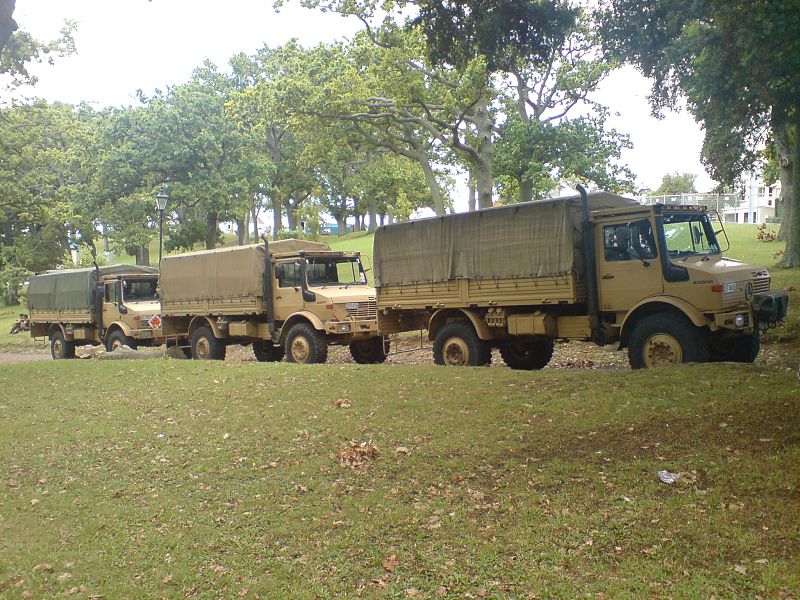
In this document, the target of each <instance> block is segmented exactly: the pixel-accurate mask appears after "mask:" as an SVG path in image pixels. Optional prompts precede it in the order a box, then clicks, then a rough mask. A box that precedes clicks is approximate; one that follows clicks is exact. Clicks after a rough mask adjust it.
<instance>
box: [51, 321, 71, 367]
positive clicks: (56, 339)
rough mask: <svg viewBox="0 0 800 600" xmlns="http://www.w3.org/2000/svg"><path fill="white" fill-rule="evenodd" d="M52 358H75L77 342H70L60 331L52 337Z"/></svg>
mask: <svg viewBox="0 0 800 600" xmlns="http://www.w3.org/2000/svg"><path fill="white" fill-rule="evenodd" d="M50 356H52V357H53V360H62V359H67V358H75V342H68V341H67V339H66V338H65V337H64V333H63V332H62V331H61V330H60V329H58V330H56V331H54V332H53V333H52V334H51V335H50Z"/></svg>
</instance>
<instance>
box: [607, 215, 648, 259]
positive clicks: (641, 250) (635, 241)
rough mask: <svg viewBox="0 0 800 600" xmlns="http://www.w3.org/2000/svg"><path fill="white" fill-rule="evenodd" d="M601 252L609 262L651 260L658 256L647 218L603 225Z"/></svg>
mask: <svg viewBox="0 0 800 600" xmlns="http://www.w3.org/2000/svg"><path fill="white" fill-rule="evenodd" d="M603 252H604V255H605V258H606V260H607V261H609V262H614V261H622V260H652V259H654V258H656V257H657V256H658V253H657V252H656V240H655V237H654V236H653V228H652V226H651V225H650V221H649V220H648V219H641V220H639V221H634V222H632V223H626V224H625V225H621V224H620V225H607V226H606V227H603Z"/></svg>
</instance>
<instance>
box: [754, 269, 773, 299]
mask: <svg viewBox="0 0 800 600" xmlns="http://www.w3.org/2000/svg"><path fill="white" fill-rule="evenodd" d="M769 284H770V281H769V275H768V274H767V272H766V271H754V272H753V292H754V293H756V294H758V293H760V292H768V291H769Z"/></svg>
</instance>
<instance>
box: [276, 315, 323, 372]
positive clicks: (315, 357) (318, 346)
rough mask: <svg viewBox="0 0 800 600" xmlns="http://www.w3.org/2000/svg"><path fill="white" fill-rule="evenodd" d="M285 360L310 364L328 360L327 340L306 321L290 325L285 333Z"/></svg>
mask: <svg viewBox="0 0 800 600" xmlns="http://www.w3.org/2000/svg"><path fill="white" fill-rule="evenodd" d="M286 360H288V361H289V362H290V363H298V364H302V365H310V364H317V363H324V362H325V361H326V360H328V340H326V339H325V335H324V334H323V333H321V332H319V331H317V330H316V329H314V328H313V327H312V326H311V325H310V324H308V323H297V324H295V325H292V328H291V329H290V330H289V333H288V334H287V335H286Z"/></svg>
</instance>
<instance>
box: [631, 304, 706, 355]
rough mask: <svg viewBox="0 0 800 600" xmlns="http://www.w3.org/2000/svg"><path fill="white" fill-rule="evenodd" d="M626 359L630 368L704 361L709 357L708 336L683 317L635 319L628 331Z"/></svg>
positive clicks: (667, 316) (665, 316)
mask: <svg viewBox="0 0 800 600" xmlns="http://www.w3.org/2000/svg"><path fill="white" fill-rule="evenodd" d="M628 360H629V362H630V364H631V368H633V369H643V368H650V367H660V366H664V365H676V364H681V363H705V362H708V360H709V345H708V338H707V336H706V334H705V332H704V331H703V330H702V329H700V328H699V327H695V326H694V325H693V324H692V323H691V322H689V321H688V320H687V319H685V318H684V317H679V316H677V315H671V314H658V315H650V316H649V317H645V318H644V319H642V320H641V321H639V323H637V324H636V328H635V329H634V330H633V333H632V334H631V337H630V340H629V342H628Z"/></svg>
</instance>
